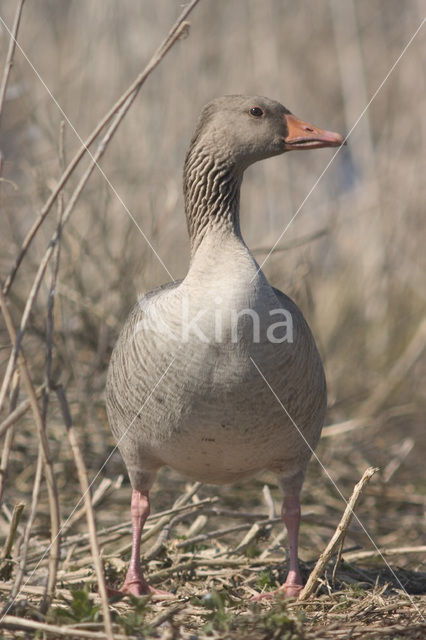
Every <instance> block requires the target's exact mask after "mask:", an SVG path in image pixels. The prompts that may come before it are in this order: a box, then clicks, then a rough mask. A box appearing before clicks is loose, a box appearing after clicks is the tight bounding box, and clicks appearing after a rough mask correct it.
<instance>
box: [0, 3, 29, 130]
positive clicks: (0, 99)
mask: <svg viewBox="0 0 426 640" xmlns="http://www.w3.org/2000/svg"><path fill="white" fill-rule="evenodd" d="M24 2H25V0H19V2H18V6H17V8H16V14H15V20H14V22H13V27H12V35H11V36H10V40H9V50H8V52H7V58H6V63H5V65H4V69H3V75H2V80H1V85H0V122H1V114H2V112H3V106H4V101H5V98H6V91H7V85H8V82H9V76H10V72H11V69H12V66H13V58H14V56H15V48H16V39H17V37H18V31H19V25H20V22H21V16H22V9H23V8H24Z"/></svg>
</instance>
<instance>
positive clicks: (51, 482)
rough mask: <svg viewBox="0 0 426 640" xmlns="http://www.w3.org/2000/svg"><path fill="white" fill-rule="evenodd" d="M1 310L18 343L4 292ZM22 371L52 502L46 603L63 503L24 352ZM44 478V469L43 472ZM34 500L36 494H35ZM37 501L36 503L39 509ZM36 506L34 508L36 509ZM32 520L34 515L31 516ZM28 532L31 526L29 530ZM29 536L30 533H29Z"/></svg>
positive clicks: (20, 358) (52, 579)
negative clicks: (60, 504) (60, 509)
mask: <svg viewBox="0 0 426 640" xmlns="http://www.w3.org/2000/svg"><path fill="white" fill-rule="evenodd" d="M0 307H1V310H2V313H3V317H4V320H5V324H6V328H7V331H8V333H9V337H10V339H11V341H12V342H16V331H15V327H14V325H13V321H12V317H11V315H10V312H9V308H8V306H7V302H6V298H5V296H4V295H3V292H2V291H1V289H0ZM18 362H19V369H20V372H21V377H22V381H23V383H24V386H25V388H26V392H27V394H28V396H29V398H30V401H31V408H32V411H33V415H34V421H35V423H36V426H37V431H38V436H39V443H40V445H39V446H40V452H41V456H42V459H43V465H44V469H45V473H46V484H47V491H48V498H49V512H50V524H51V531H50V535H51V553H50V562H49V575H48V586H49V587H50V590H49V591H48V592H47V594H46V599H47V600H50V599H51V598H53V591H54V588H55V583H56V573H57V570H58V561H59V547H60V537H59V536H60V532H59V521H60V517H59V499H58V491H57V487H56V478H55V474H54V471H53V465H52V462H51V459H50V451H49V443H48V440H47V435H46V428H45V423H44V422H43V418H42V415H41V411H40V407H39V406H38V402H37V397H36V394H35V390H34V385H33V383H32V380H31V376H30V373H29V369H28V365H27V361H26V359H25V356H24V354H23V352H22V350H21V352H20V353H19V356H18ZM40 475H41V469H40ZM33 496H34V493H33ZM36 504H37V501H35V506H36ZM32 506H34V504H33V505H32ZM30 519H31V514H30ZM27 531H28V526H27ZM28 536H29V533H28ZM24 570H25V556H23V557H21V562H20V565H19V570H18V572H17V576H16V581H15V585H14V589H13V595H12V601H13V599H14V598H15V597H16V595H17V593H18V591H19V586H20V584H21V582H22V579H23V575H24ZM9 607H10V605H8V607H7V609H6V613H7V611H8V609H9Z"/></svg>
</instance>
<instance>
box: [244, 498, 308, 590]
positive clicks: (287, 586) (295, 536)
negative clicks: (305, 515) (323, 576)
mask: <svg viewBox="0 0 426 640" xmlns="http://www.w3.org/2000/svg"><path fill="white" fill-rule="evenodd" d="M281 515H282V519H283V522H284V524H285V526H286V528H287V534H288V544H289V550H290V567H289V570H288V574H287V578H286V581H285V582H284V584H283V585H282V586H281V587H280V588H279V589H277V590H276V591H268V592H265V593H260V594H259V595H258V596H255V597H254V598H252V599H253V600H263V599H272V598H274V597H275V595H276V594H277V593H281V594H284V595H285V597H286V598H297V597H298V595H299V593H300V592H301V590H302V587H303V585H302V576H301V575H300V569H299V558H298V553H297V552H298V543H299V526H300V498H299V495H298V494H297V495H292V496H286V497H285V498H284V500H283V506H282V510H281Z"/></svg>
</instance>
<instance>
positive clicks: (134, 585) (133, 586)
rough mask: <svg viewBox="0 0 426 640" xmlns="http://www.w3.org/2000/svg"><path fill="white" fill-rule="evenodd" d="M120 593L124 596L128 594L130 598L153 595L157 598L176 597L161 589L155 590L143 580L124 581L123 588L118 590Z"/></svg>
mask: <svg viewBox="0 0 426 640" xmlns="http://www.w3.org/2000/svg"><path fill="white" fill-rule="evenodd" d="M120 592H121V593H123V594H124V595H127V594H128V593H129V594H130V595H132V596H147V595H153V596H157V597H158V598H159V597H161V598H163V597H164V598H175V597H176V596H175V595H174V594H173V593H170V591H164V590H163V589H156V588H155V587H152V586H151V585H150V584H148V582H147V581H146V580H144V579H135V580H125V581H124V584H123V586H122V587H121V589H120Z"/></svg>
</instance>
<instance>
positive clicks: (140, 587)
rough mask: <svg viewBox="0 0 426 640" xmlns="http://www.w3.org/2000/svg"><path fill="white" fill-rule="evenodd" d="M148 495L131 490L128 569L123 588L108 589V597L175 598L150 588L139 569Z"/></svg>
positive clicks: (166, 592) (148, 508)
mask: <svg viewBox="0 0 426 640" xmlns="http://www.w3.org/2000/svg"><path fill="white" fill-rule="evenodd" d="M149 510H150V505H149V494H148V491H138V490H137V489H133V493H132V502H131V505H130V513H131V516H132V537H133V539H132V555H131V558H130V563H129V568H128V570H127V574H126V579H125V580H124V583H123V586H122V587H121V589H119V590H118V591H117V590H116V589H112V588H108V593H109V596H110V597H115V596H117V595H119V594H120V593H130V594H131V595H133V596H144V595H147V594H149V593H152V594H154V595H160V596H163V597H167V596H171V597H175V596H174V595H173V594H171V593H169V592H168V591H161V590H160V589H155V588H154V587H151V585H150V584H148V582H147V581H146V580H145V578H144V575H143V573H142V568H141V559H140V552H141V537H142V530H143V527H144V524H145V522H146V519H147V518H148V516H149Z"/></svg>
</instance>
